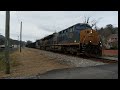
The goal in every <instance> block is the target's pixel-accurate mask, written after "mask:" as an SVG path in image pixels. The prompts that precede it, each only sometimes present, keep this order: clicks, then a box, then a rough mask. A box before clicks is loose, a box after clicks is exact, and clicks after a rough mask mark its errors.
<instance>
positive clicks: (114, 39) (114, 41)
mask: <svg viewBox="0 0 120 90" xmlns="http://www.w3.org/2000/svg"><path fill="white" fill-rule="evenodd" d="M106 47H107V48H108V49H109V48H112V47H117V48H118V34H111V35H110V36H109V37H108V38H107V45H106Z"/></svg>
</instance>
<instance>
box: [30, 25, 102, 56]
mask: <svg viewBox="0 0 120 90" xmlns="http://www.w3.org/2000/svg"><path fill="white" fill-rule="evenodd" d="M32 45H33V44H32ZM34 47H35V48H38V49H42V50H48V51H59V52H66V53H72V54H77V53H80V54H84V55H87V56H90V57H100V56H101V55H102V43H101V39H100V35H99V33H98V32H97V31H96V30H93V29H92V28H91V26H90V25H89V24H87V23H78V24H75V25H73V26H71V27H68V28H66V29H64V30H61V31H60V32H58V33H53V34H51V35H48V36H46V37H44V38H42V39H40V40H36V42H35V43H34Z"/></svg>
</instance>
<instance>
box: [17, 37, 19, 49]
mask: <svg viewBox="0 0 120 90" xmlns="http://www.w3.org/2000/svg"><path fill="white" fill-rule="evenodd" d="M17 48H19V36H18V45H17Z"/></svg>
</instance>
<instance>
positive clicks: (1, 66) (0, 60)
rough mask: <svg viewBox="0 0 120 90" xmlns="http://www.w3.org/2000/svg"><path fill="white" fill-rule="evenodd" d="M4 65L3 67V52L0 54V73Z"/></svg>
mask: <svg viewBox="0 0 120 90" xmlns="http://www.w3.org/2000/svg"><path fill="white" fill-rule="evenodd" d="M4 68H5V65H4V52H0V71H1V70H4Z"/></svg>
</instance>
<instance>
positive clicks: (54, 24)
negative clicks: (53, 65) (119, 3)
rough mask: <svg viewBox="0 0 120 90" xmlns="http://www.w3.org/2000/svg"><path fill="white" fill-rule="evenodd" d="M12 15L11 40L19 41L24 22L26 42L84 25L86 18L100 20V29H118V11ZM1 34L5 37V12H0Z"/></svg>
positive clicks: (17, 13) (20, 12)
mask: <svg viewBox="0 0 120 90" xmlns="http://www.w3.org/2000/svg"><path fill="white" fill-rule="evenodd" d="M10 14H11V16H10V38H12V39H18V36H19V32H20V22H21V21H22V22H23V36H22V39H23V40H24V41H27V40H31V41H35V40H36V39H40V38H43V37H44V36H47V35H49V34H52V33H53V32H55V31H56V32H58V31H60V30H63V29H65V28H67V27H69V26H72V25H74V24H77V23H83V22H84V20H85V16H86V17H91V18H90V21H92V20H99V21H98V23H97V27H99V28H101V27H105V26H106V25H107V24H112V25H113V26H115V27H116V26H117V27H118V11H11V12H10ZM99 18H101V19H99ZM0 34H2V35H5V11H0Z"/></svg>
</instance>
